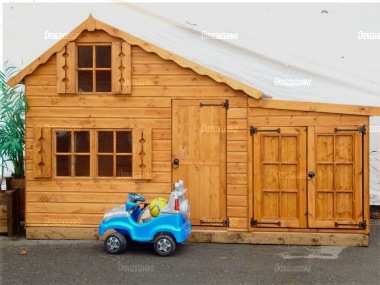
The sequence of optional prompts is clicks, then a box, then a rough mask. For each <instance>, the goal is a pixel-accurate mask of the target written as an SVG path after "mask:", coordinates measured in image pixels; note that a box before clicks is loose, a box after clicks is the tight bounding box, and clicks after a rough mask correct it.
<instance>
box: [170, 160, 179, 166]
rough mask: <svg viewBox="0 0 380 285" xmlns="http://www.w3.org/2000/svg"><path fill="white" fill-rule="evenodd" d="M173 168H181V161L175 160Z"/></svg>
mask: <svg viewBox="0 0 380 285" xmlns="http://www.w3.org/2000/svg"><path fill="white" fill-rule="evenodd" d="M172 167H173V168H178V167H179V159H178V158H175V159H173V162H172Z"/></svg>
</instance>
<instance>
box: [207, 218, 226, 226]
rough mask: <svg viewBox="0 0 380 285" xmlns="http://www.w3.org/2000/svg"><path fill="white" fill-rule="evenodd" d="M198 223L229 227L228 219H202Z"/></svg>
mask: <svg viewBox="0 0 380 285" xmlns="http://www.w3.org/2000/svg"><path fill="white" fill-rule="evenodd" d="M200 223H201V225H215V224H221V225H222V226H224V227H229V226H230V218H227V219H225V220H218V219H206V218H202V219H201V221H200Z"/></svg>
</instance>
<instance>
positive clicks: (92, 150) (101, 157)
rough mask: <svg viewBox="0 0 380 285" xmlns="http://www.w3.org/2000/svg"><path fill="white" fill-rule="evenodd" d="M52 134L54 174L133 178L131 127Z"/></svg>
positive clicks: (59, 175) (80, 176) (62, 175)
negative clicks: (126, 128) (128, 128)
mask: <svg viewBox="0 0 380 285" xmlns="http://www.w3.org/2000/svg"><path fill="white" fill-rule="evenodd" d="M54 136H55V137H54V142H55V145H54V150H55V151H54V152H55V176H56V177H78V178H83V177H88V178H92V177H94V176H95V177H96V178H98V177H99V178H103V177H104V178H108V177H132V130H80V131H55V132H54ZM94 138H95V139H94ZM94 172H95V174H94Z"/></svg>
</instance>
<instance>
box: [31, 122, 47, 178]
mask: <svg viewBox="0 0 380 285" xmlns="http://www.w3.org/2000/svg"><path fill="white" fill-rule="evenodd" d="M33 177H34V178H51V129H50V128H34V131H33Z"/></svg>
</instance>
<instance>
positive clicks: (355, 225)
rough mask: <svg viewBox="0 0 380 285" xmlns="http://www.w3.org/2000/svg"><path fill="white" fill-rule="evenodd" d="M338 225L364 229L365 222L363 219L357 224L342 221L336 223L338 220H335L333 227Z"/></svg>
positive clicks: (365, 226)
mask: <svg viewBox="0 0 380 285" xmlns="http://www.w3.org/2000/svg"><path fill="white" fill-rule="evenodd" d="M339 226H345V227H359V228H361V229H363V230H365V229H366V228H367V223H366V222H365V221H363V222H359V223H357V224H342V223H338V222H335V227H339Z"/></svg>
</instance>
